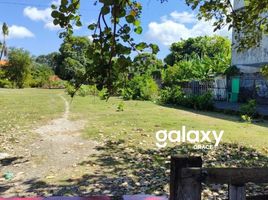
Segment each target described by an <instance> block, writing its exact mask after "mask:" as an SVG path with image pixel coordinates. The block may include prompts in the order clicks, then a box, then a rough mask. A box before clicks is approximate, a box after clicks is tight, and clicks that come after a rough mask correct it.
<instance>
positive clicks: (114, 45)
mask: <svg viewBox="0 0 268 200" xmlns="http://www.w3.org/2000/svg"><path fill="white" fill-rule="evenodd" d="M94 5H96V6H98V7H100V11H99V14H98V17H97V19H98V20H97V22H96V23H92V24H90V25H89V26H88V29H89V30H91V31H92V32H93V34H92V37H93V42H92V47H91V48H90V59H91V60H92V62H91V65H92V66H93V67H92V68H93V69H99V68H101V69H99V70H98V71H99V76H101V77H102V82H103V86H104V87H107V88H108V91H109V93H110V94H112V93H113V92H114V91H115V89H116V88H115V84H114V82H113V73H112V71H113V68H114V66H115V65H116V62H119V63H127V62H129V59H130V54H131V52H133V51H136V52H138V53H139V52H141V51H143V50H145V49H146V48H150V49H151V50H152V52H153V53H157V52H158V51H159V49H158V47H157V46H156V45H154V44H146V43H144V42H141V43H135V42H134V39H133V38H132V37H131V34H130V33H131V32H132V30H133V31H134V32H135V33H136V34H141V33H142V27H141V26H140V21H139V19H140V15H141V11H142V5H141V4H140V3H139V2H137V1H132V0H105V1H104V0H98V1H95V2H94ZM52 8H53V9H54V10H53V12H52V13H51V15H52V17H53V18H54V24H55V25H60V26H61V27H62V28H65V30H66V31H65V32H63V33H62V34H61V35H60V36H61V37H67V38H68V37H70V36H71V35H72V34H73V24H74V25H76V26H82V22H81V20H80V15H79V14H78V11H79V8H80V0H71V1H68V0H61V4H60V6H59V7H56V6H55V5H53V6H52ZM84 78H85V79H87V78H88V71H87V72H86V74H85V76H84Z"/></svg>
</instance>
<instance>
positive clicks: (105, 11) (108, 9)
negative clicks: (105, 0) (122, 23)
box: [101, 6, 110, 15]
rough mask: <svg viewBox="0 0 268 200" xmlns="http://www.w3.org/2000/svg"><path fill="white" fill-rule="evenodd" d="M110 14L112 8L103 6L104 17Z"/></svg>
mask: <svg viewBox="0 0 268 200" xmlns="http://www.w3.org/2000/svg"><path fill="white" fill-rule="evenodd" d="M109 13H110V7H109V6H103V7H102V8H101V14H103V15H107V14H109Z"/></svg>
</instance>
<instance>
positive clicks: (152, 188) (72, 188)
mask: <svg viewBox="0 0 268 200" xmlns="http://www.w3.org/2000/svg"><path fill="white" fill-rule="evenodd" d="M97 150H98V151H99V154H96V155H93V156H92V155H91V156H90V157H88V159H86V160H85V161H83V162H80V163H79V165H80V166H84V167H88V168H93V167H94V169H95V170H94V173H88V174H84V175H83V176H81V177H79V178H69V179H66V180H62V184H53V183H47V182H44V181H40V180H28V181H25V182H23V183H22V184H23V185H26V186H27V191H25V194H26V195H28V194H31V195H32V196H33V195H37V196H50V195H53V196H90V195H111V196H113V197H114V199H120V198H121V196H122V195H125V194H138V193H145V194H155V195H168V183H169V174H170V171H169V168H170V156H171V155H176V154H184V155H191V156H202V159H203V160H204V166H205V167H264V166H266V167H267V166H268V157H266V156H264V155H261V154H259V153H257V152H256V151H255V150H254V149H251V148H245V147H241V146H238V145H231V144H223V145H221V146H220V147H219V148H217V149H213V150H210V151H209V150H194V149H193V148H192V145H187V144H183V145H179V146H176V147H169V148H165V149H161V150H159V149H142V148H139V147H136V146H128V145H127V144H126V143H125V141H123V140H121V141H108V142H107V143H106V144H105V145H103V146H99V147H97ZM70 176H71V174H70ZM4 187H5V186H4ZM223 198H224V197H223Z"/></svg>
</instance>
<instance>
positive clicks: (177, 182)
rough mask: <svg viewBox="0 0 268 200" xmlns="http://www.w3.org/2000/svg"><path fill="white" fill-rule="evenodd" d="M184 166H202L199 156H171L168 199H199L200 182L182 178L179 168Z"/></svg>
mask: <svg viewBox="0 0 268 200" xmlns="http://www.w3.org/2000/svg"><path fill="white" fill-rule="evenodd" d="M185 167H202V159H201V157H185V156H173V157H171V174H170V200H201V183H200V182H199V181H197V180H195V179H192V178H182V174H181V169H182V168H185Z"/></svg>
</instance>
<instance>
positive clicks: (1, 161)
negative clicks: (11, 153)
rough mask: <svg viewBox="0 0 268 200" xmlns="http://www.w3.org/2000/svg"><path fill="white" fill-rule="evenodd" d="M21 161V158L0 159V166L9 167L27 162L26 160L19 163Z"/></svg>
mask: <svg viewBox="0 0 268 200" xmlns="http://www.w3.org/2000/svg"><path fill="white" fill-rule="evenodd" d="M22 159H23V157H9V158H3V159H0V166H9V165H14V164H19V163H24V162H27V160H24V161H20V160H22Z"/></svg>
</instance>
